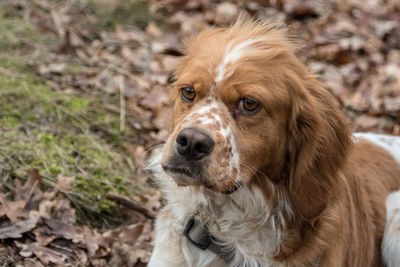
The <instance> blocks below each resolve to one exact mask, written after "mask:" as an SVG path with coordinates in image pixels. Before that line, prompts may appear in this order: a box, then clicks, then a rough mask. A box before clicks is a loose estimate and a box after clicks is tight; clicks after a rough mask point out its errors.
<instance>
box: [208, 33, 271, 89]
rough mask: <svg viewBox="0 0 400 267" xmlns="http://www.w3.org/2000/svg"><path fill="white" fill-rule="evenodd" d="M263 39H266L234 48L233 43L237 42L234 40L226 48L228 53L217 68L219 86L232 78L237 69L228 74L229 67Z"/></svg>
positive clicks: (248, 41) (247, 42)
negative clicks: (223, 81)
mask: <svg viewBox="0 0 400 267" xmlns="http://www.w3.org/2000/svg"><path fill="white" fill-rule="evenodd" d="M263 39H264V38H254V39H249V40H246V41H244V42H241V43H239V44H237V45H235V46H234V47H233V43H234V41H235V40H232V41H231V42H230V43H229V44H228V46H227V48H226V52H225V55H224V58H223V59H222V62H221V63H220V64H219V65H218V66H217V68H216V71H215V73H216V76H215V83H217V84H218V83H219V82H221V81H222V80H224V79H226V78H228V77H230V76H232V74H233V73H234V71H235V68H233V67H232V69H231V71H230V72H227V68H228V67H229V65H230V64H232V63H235V62H237V61H238V60H239V59H241V58H242V57H243V55H244V54H245V52H246V49H248V48H249V47H250V46H251V45H252V44H254V43H256V42H259V41H262V40H263Z"/></svg>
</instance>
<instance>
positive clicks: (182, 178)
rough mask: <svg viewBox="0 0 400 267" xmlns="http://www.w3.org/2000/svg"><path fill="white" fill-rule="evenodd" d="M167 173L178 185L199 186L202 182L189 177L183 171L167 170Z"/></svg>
mask: <svg viewBox="0 0 400 267" xmlns="http://www.w3.org/2000/svg"><path fill="white" fill-rule="evenodd" d="M167 173H168V175H169V176H171V177H172V178H173V179H174V180H175V182H176V184H177V185H178V186H201V185H203V183H202V182H201V181H200V180H199V179H197V178H193V177H190V176H188V175H186V174H184V173H177V172H170V171H167Z"/></svg>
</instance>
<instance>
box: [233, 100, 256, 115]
mask: <svg viewBox="0 0 400 267" xmlns="http://www.w3.org/2000/svg"><path fill="white" fill-rule="evenodd" d="M259 108H260V104H258V103H257V102H256V101H254V100H252V99H249V98H243V99H240V101H239V104H238V110H239V112H240V113H242V114H253V113H255V112H257V111H258V110H259Z"/></svg>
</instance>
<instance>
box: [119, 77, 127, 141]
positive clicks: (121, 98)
mask: <svg viewBox="0 0 400 267" xmlns="http://www.w3.org/2000/svg"><path fill="white" fill-rule="evenodd" d="M118 81H119V101H120V116H119V119H120V125H119V130H120V131H121V133H123V132H124V131H125V110H126V108H125V79H124V76H122V75H120V76H119V78H118Z"/></svg>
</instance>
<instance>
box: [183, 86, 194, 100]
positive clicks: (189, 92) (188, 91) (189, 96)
mask: <svg viewBox="0 0 400 267" xmlns="http://www.w3.org/2000/svg"><path fill="white" fill-rule="evenodd" d="M181 96H182V98H183V100H185V101H187V102H193V100H194V98H195V97H196V91H195V90H194V89H193V88H191V87H183V88H181Z"/></svg>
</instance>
